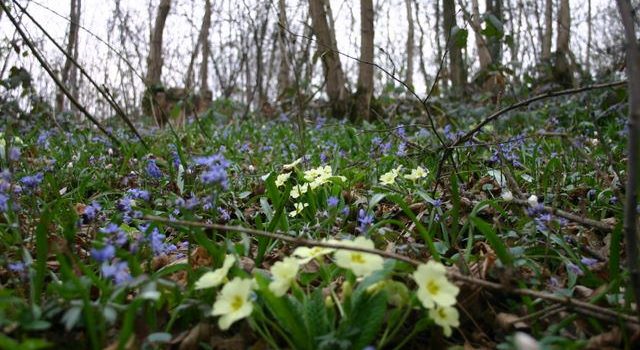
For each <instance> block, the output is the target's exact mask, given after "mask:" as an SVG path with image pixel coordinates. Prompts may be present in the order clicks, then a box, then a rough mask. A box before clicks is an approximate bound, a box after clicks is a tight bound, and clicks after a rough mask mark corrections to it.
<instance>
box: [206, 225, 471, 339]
mask: <svg viewBox="0 0 640 350" xmlns="http://www.w3.org/2000/svg"><path fill="white" fill-rule="evenodd" d="M325 242H327V243H331V244H339V245H344V246H349V247H354V248H364V249H373V248H374V243H373V241H372V240H371V239H368V238H365V237H362V236H361V237H357V238H355V239H354V240H352V241H349V240H342V241H338V240H333V239H330V240H325ZM331 253H333V254H334V255H333V257H334V261H335V263H336V265H338V266H339V267H342V268H344V269H348V270H350V271H352V272H353V274H354V275H356V276H357V277H360V278H364V277H367V276H369V275H371V274H372V273H374V272H375V271H378V270H381V269H382V268H383V264H384V259H383V258H382V257H381V256H379V255H377V254H372V253H366V252H361V251H355V250H346V249H334V248H324V247H312V248H309V247H298V248H296V249H295V250H294V252H293V254H292V256H290V257H286V258H284V259H283V260H282V261H278V262H276V263H275V264H273V266H272V267H271V276H272V278H271V282H270V283H269V286H268V288H269V291H270V292H271V293H273V295H275V296H277V297H282V296H284V295H285V294H286V293H287V291H288V290H289V289H290V288H291V285H292V284H294V282H295V280H296V277H297V275H298V272H299V270H300V267H301V266H302V265H304V264H307V263H308V262H310V261H311V260H313V259H319V258H321V257H322V256H324V255H327V254H331ZM235 262H236V259H235V257H234V256H233V255H227V256H226V257H225V260H224V262H223V264H222V267H220V268H219V269H217V270H215V271H212V272H207V273H205V274H204V275H202V277H200V279H199V280H198V281H197V282H196V283H195V288H196V289H204V288H213V287H217V286H219V285H221V284H223V283H225V282H226V283H225V284H224V286H223V287H222V289H221V290H220V292H219V293H218V296H217V298H216V301H215V303H214V304H213V310H212V312H211V315H213V316H220V318H219V320H218V326H219V327H220V329H222V330H226V329H228V328H229V327H230V326H231V324H233V323H234V322H235V321H237V320H240V319H243V318H245V317H247V316H249V315H251V312H252V311H253V302H252V295H253V290H254V289H256V286H257V283H256V282H255V280H253V279H248V278H239V277H235V278H234V279H232V280H231V281H228V279H227V274H228V272H229V269H230V268H231V267H232V266H233V264H235ZM413 279H414V280H415V282H416V284H417V285H418V289H417V291H416V294H417V297H418V299H419V300H420V302H421V303H422V305H423V306H424V307H425V308H426V309H428V310H429V317H431V318H432V319H433V320H434V322H435V323H436V324H437V325H439V326H440V327H442V328H443V330H444V334H445V335H446V336H450V335H451V333H452V330H451V327H457V326H459V324H460V322H459V314H458V311H457V310H456V309H455V307H454V305H455V303H456V296H457V295H458V293H459V288H458V287H456V286H455V285H454V284H453V283H451V282H450V281H449V280H448V279H447V277H446V269H445V267H444V265H442V264H440V263H437V262H433V261H430V262H428V263H426V264H422V265H420V266H418V268H417V269H416V271H415V272H414V273H413ZM394 282H395V281H394ZM398 283H399V282H398Z"/></svg>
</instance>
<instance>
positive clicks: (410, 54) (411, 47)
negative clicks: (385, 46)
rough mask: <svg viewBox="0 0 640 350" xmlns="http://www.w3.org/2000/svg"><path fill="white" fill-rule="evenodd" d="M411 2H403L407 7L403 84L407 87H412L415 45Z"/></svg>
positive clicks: (409, 0) (407, 0) (408, 0)
mask: <svg viewBox="0 0 640 350" xmlns="http://www.w3.org/2000/svg"><path fill="white" fill-rule="evenodd" d="M412 1H413V0H405V5H406V7H407V22H408V28H407V71H406V75H405V78H404V82H405V84H407V85H408V86H413V59H414V56H415V54H414V51H415V43H414V41H415V40H414V36H415V35H414V32H415V30H414V24H413V11H412V10H411V2H412Z"/></svg>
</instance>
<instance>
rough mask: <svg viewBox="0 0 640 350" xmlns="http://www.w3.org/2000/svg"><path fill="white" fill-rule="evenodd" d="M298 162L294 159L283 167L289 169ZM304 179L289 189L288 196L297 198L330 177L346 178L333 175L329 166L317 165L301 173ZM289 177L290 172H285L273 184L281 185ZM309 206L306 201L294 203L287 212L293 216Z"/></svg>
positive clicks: (325, 181)
mask: <svg viewBox="0 0 640 350" xmlns="http://www.w3.org/2000/svg"><path fill="white" fill-rule="evenodd" d="M299 163H300V160H299V159H298V160H296V161H295V162H293V163H291V164H286V165H285V166H284V167H283V168H284V169H287V170H290V169H293V168H294V167H295V166H296V165H298V164H299ZM303 177H304V180H305V181H306V182H305V183H303V184H296V185H295V186H293V188H292V189H291V193H290V195H289V196H290V197H291V198H293V199H298V198H299V197H300V196H302V195H303V194H305V193H307V191H309V190H315V189H316V188H318V187H320V186H322V185H324V184H325V183H327V182H329V181H330V180H331V179H332V178H336V179H340V180H341V181H346V180H347V178H346V177H344V176H338V175H333V173H332V171H331V166H329V165H325V166H319V167H317V168H313V169H309V170H307V171H305V172H304V174H303ZM290 178H291V172H285V173H282V174H280V175H278V176H277V177H276V181H275V184H276V186H277V187H283V186H284V185H285V184H286V183H287V181H289V179H290ZM307 206H309V204H307V203H295V204H294V207H295V210H293V211H291V212H289V216H291V217H294V216H296V215H298V214H300V213H301V212H302V211H303V210H304V208H306V207H307Z"/></svg>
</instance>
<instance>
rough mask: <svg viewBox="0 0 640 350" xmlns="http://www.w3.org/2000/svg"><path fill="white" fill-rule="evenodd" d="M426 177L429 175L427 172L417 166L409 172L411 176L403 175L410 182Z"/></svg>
mask: <svg viewBox="0 0 640 350" xmlns="http://www.w3.org/2000/svg"><path fill="white" fill-rule="evenodd" d="M427 175H429V172H428V171H426V170H424V168H422V167H421V166H419V167H417V168H415V169H413V170H411V174H407V175H405V176H404V178H405V179H407V180H411V181H417V180H420V179H422V178H423V177H427Z"/></svg>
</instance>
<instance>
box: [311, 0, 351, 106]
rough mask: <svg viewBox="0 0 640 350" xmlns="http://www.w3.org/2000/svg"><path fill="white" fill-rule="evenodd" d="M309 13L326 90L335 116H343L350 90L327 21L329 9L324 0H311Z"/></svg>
mask: <svg viewBox="0 0 640 350" xmlns="http://www.w3.org/2000/svg"><path fill="white" fill-rule="evenodd" d="M309 15H310V16H311V23H312V27H313V31H314V34H315V36H316V40H317V47H318V56H319V57H321V60H322V69H323V72H324V76H325V80H326V91H327V96H328V97H329V102H330V104H331V109H332V112H333V115H334V116H335V117H342V116H343V115H344V114H345V112H346V111H347V98H348V95H349V93H348V91H347V88H346V86H345V83H346V79H345V75H344V72H343V71H342V65H341V63H340V56H339V55H338V53H337V51H338V48H337V47H336V46H335V45H334V43H335V37H332V31H331V29H330V28H329V24H328V23H327V11H326V10H325V7H324V1H323V0H310V1H309Z"/></svg>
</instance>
